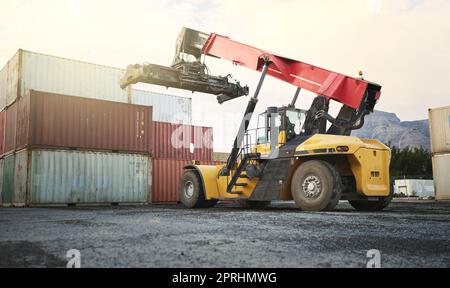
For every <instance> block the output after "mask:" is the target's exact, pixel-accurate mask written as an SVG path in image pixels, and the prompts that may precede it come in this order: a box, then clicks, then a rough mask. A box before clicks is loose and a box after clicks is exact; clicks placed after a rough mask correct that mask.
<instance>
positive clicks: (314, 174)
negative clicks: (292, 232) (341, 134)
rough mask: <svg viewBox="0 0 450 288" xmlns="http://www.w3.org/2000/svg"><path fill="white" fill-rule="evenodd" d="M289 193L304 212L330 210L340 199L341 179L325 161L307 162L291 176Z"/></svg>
mask: <svg viewBox="0 0 450 288" xmlns="http://www.w3.org/2000/svg"><path fill="white" fill-rule="evenodd" d="M291 193H292V197H293V198H294V200H295V203H296V204H297V206H298V207H300V208H301V209H302V210H304V211H325V210H332V209H333V208H334V207H335V206H336V205H337V204H338V202H339V199H340V198H341V193H342V182H341V177H340V175H339V173H338V172H337V170H336V169H335V168H334V167H333V166H332V165H331V164H329V163H327V162H325V161H320V160H311V161H307V162H305V163H303V164H301V165H300V166H299V167H298V168H297V170H296V171H295V173H294V175H293V176H292V181H291Z"/></svg>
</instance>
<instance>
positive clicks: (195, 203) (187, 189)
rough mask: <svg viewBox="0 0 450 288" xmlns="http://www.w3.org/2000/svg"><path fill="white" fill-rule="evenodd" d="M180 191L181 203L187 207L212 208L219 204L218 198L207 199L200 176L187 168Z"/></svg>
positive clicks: (182, 177)
mask: <svg viewBox="0 0 450 288" xmlns="http://www.w3.org/2000/svg"><path fill="white" fill-rule="evenodd" d="M179 193H180V201H181V203H183V205H184V206H186V207H187V208H211V207H213V206H214V205H216V204H217V200H206V199H205V191H204V189H203V185H202V184H201V179H200V176H199V175H198V174H197V172H196V171H193V170H187V171H185V172H184V174H183V176H181V181H180V187H179Z"/></svg>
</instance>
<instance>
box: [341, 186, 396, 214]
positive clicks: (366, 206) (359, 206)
mask: <svg viewBox="0 0 450 288" xmlns="http://www.w3.org/2000/svg"><path fill="white" fill-rule="evenodd" d="M393 196H394V181H391V184H390V192H389V196H386V197H378V200H376V201H369V200H349V201H348V202H349V203H350V205H352V207H353V208H355V209H356V210H358V211H381V210H383V209H384V208H386V207H387V206H388V205H389V204H390V203H391V201H392V198H393Z"/></svg>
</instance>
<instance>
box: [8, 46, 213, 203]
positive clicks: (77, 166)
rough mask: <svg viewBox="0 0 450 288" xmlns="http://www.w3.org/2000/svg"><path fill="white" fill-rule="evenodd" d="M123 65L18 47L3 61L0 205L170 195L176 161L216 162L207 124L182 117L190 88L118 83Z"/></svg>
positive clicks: (188, 112) (174, 193)
mask: <svg viewBox="0 0 450 288" xmlns="http://www.w3.org/2000/svg"><path fill="white" fill-rule="evenodd" d="M123 74H124V70H123V69H118V68H113V67H108V66H103V65H97V64H92V63H87V62H82V61H77V60H71V59H66V58H61V57H55V56H50V55H45V54H40V53H35V52H30V51H24V50H19V51H18V52H17V53H16V54H15V55H14V56H13V57H12V58H11V60H10V61H8V63H7V64H6V65H5V66H4V68H3V69H1V70H0V111H1V112H0V205H3V206H9V205H14V206H23V205H53V204H56V205H60V204H71V203H73V204H100V203H106V204H108V203H146V202H157V203H161V202H178V201H179V197H178V183H179V178H180V175H181V173H182V171H183V166H184V165H186V164H189V163H191V162H192V161H193V160H196V161H200V162H201V163H204V164H219V163H221V162H217V161H216V162H214V161H212V155H213V150H212V141H213V139H212V128H208V127H199V126H192V125H191V124H192V101H191V98H186V97H178V96H172V95H167V94H160V93H154V92H150V91H144V90H136V89H131V87H130V88H129V89H127V90H122V89H120V87H119V84H118V83H119V79H120V78H121V77H122V76H123ZM105 100H106V101H105ZM127 103H129V104H127ZM132 104H133V105H132ZM153 120H155V122H153ZM151 155H154V156H153V157H154V158H155V159H154V165H156V166H155V167H156V169H152V159H151V158H150V156H151ZM152 174H153V175H152ZM152 176H153V177H155V181H154V182H155V184H156V185H155V187H153V189H151V188H150V186H151V183H152Z"/></svg>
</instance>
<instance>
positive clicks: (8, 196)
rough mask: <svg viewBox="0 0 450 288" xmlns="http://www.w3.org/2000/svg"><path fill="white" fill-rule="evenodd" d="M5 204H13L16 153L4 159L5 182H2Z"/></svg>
mask: <svg viewBox="0 0 450 288" xmlns="http://www.w3.org/2000/svg"><path fill="white" fill-rule="evenodd" d="M2 184H3V185H2V202H3V205H4V206H5V205H11V204H12V194H13V190H14V155H9V156H6V157H5V159H4V161H3V183H2Z"/></svg>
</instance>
